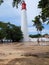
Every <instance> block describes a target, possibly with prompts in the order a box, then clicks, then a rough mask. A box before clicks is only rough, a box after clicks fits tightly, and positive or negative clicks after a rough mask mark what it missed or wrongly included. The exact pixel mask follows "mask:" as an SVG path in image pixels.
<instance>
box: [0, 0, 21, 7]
mask: <svg viewBox="0 0 49 65" xmlns="http://www.w3.org/2000/svg"><path fill="white" fill-rule="evenodd" d="M3 2H4V0H0V5H1V4H2V3H3ZM20 2H21V0H13V2H12V5H13V7H15V6H16V7H18V4H19V3H20Z"/></svg>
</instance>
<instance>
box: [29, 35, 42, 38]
mask: <svg viewBox="0 0 49 65" xmlns="http://www.w3.org/2000/svg"><path fill="white" fill-rule="evenodd" d="M29 37H31V38H39V37H41V34H36V35H29Z"/></svg>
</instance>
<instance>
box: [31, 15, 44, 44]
mask: <svg viewBox="0 0 49 65" xmlns="http://www.w3.org/2000/svg"><path fill="white" fill-rule="evenodd" d="M32 22H33V23H34V24H33V26H35V27H36V29H37V31H38V34H39V32H40V33H41V31H42V30H43V28H44V26H43V25H42V23H41V20H40V17H39V16H36V17H35V20H32ZM38 43H39V38H38Z"/></svg>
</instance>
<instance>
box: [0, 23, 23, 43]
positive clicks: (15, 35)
mask: <svg viewBox="0 0 49 65" xmlns="http://www.w3.org/2000/svg"><path fill="white" fill-rule="evenodd" d="M4 38H6V39H10V40H12V41H13V42H15V41H20V40H21V39H22V38H23V35H22V32H21V29H20V27H18V26H15V25H13V24H10V23H3V22H0V40H1V39H4Z"/></svg>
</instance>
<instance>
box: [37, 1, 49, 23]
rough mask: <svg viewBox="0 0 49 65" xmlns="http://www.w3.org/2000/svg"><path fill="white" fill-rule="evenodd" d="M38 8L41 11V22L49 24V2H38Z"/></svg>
mask: <svg viewBox="0 0 49 65" xmlns="http://www.w3.org/2000/svg"><path fill="white" fill-rule="evenodd" d="M38 8H40V9H41V18H42V20H43V22H46V21H48V22H49V0H40V1H39V4H38Z"/></svg>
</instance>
